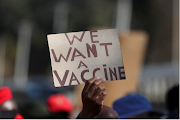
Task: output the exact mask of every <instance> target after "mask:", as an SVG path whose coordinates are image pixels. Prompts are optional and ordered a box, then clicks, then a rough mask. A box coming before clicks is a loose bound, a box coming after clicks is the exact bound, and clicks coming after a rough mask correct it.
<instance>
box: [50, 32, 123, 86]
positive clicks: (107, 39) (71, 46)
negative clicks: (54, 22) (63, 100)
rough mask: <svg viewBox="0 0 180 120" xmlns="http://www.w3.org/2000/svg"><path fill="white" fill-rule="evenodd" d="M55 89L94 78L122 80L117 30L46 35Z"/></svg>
mask: <svg viewBox="0 0 180 120" xmlns="http://www.w3.org/2000/svg"><path fill="white" fill-rule="evenodd" d="M47 38H48V44H49V52H50V57H51V66H52V74H53V79H54V86H55V87H61V86H69V85H77V84H83V83H84V82H86V81H87V80H89V79H91V78H92V77H93V76H99V77H101V78H105V79H106V80H107V81H112V80H121V79H125V72H124V65H123V60H122V54H121V48H120V42H119V36H118V31H117V30H115V29H106V30H94V31H81V32H72V33H61V34H50V35H48V36H47Z"/></svg>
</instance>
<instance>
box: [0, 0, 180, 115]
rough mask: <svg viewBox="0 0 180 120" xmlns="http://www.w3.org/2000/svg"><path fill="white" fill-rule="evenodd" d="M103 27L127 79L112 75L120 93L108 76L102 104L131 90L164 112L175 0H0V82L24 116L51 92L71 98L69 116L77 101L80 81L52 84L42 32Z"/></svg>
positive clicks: (173, 58)
mask: <svg viewBox="0 0 180 120" xmlns="http://www.w3.org/2000/svg"><path fill="white" fill-rule="evenodd" d="M106 28H115V29H118V30H119V37H120V43H121V49H122V56H123V62H124V64H125V72H126V78H127V79H128V80H129V81H128V80H126V81H125V82H126V83H125V82H124V81H118V83H119V84H121V83H122V84H125V85H126V86H125V88H118V89H119V91H121V92H122V93H118V92H117V91H116V92H114V91H115V89H114V90H113V87H115V88H117V87H118V86H114V85H113V82H108V83H109V86H108V85H107V87H108V90H109V91H111V92H108V95H109V94H111V95H110V96H109V97H107V100H106V101H105V104H107V105H108V106H111V105H112V102H113V101H114V100H115V99H116V97H114V96H117V94H119V96H118V97H121V96H123V95H125V94H126V93H128V92H137V93H140V94H142V95H144V96H146V97H147V98H148V99H149V100H150V102H151V103H152V105H153V107H154V108H155V109H157V110H161V111H163V112H165V113H166V112H167V109H166V106H165V94H166V92H167V90H168V89H169V88H171V87H172V86H174V85H178V84H179V1H178V0H166V1H165V0H0V87H1V86H9V87H10V88H11V89H12V91H13V95H14V99H15V100H16V102H17V104H18V106H19V111H20V113H21V114H22V115H23V116H24V118H28V117H29V116H34V117H38V116H40V115H47V114H48V110H47V108H46V107H45V104H46V100H47V98H48V96H49V95H51V94H55V93H61V94H64V95H66V96H67V97H68V98H69V99H70V100H72V102H73V104H74V111H73V113H72V117H76V115H77V114H78V113H79V111H80V109H81V107H82V106H81V105H80V104H81V101H80V98H78V96H77V94H76V93H78V94H80V92H81V90H82V89H81V88H82V85H77V86H69V87H60V88H55V87H54V84H53V78H52V72H51V61H50V54H49V47H48V42H47V35H48V34H52V33H65V32H75V31H85V30H95V29H106ZM131 64H132V65H131ZM128 65H129V66H128ZM131 75H132V77H130V76H131ZM123 82H124V83H123ZM110 83H111V85H110ZM114 83H115V82H114ZM127 86H128V87H127ZM111 88H112V89H111ZM123 89H124V90H123ZM108 99H109V100H108Z"/></svg>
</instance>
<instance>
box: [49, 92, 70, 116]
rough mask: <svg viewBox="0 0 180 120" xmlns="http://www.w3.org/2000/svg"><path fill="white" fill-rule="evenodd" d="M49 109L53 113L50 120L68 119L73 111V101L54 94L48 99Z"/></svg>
mask: <svg viewBox="0 0 180 120" xmlns="http://www.w3.org/2000/svg"><path fill="white" fill-rule="evenodd" d="M47 108H48V110H49V111H50V112H51V115H50V116H49V118H55V119H58V118H64V119H65V118H68V117H69V115H70V113H71V112H72V110H73V104H72V103H71V101H70V100H69V99H68V98H67V97H66V96H64V95H62V94H53V95H51V96H50V97H49V98H48V99H47Z"/></svg>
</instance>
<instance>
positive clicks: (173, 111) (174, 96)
mask: <svg viewBox="0 0 180 120" xmlns="http://www.w3.org/2000/svg"><path fill="white" fill-rule="evenodd" d="M166 107H167V109H168V112H169V115H168V117H167V118H171V119H172V118H179V85H177V86H173V87H172V88H171V89H169V90H168V92H167V93H166Z"/></svg>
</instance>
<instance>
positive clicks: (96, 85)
mask: <svg viewBox="0 0 180 120" xmlns="http://www.w3.org/2000/svg"><path fill="white" fill-rule="evenodd" d="M105 81H106V80H105V79H103V78H100V77H93V78H91V79H90V80H88V81H87V82H86V83H85V86H84V89H83V91H82V102H83V109H82V111H81V113H80V114H79V117H80V118H96V116H97V115H98V113H99V112H100V111H101V108H102V106H103V101H104V98H105V96H106V95H107V92H106V91H105V90H106V89H105V86H103V85H102V86H100V85H101V84H102V83H104V82H105Z"/></svg>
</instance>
